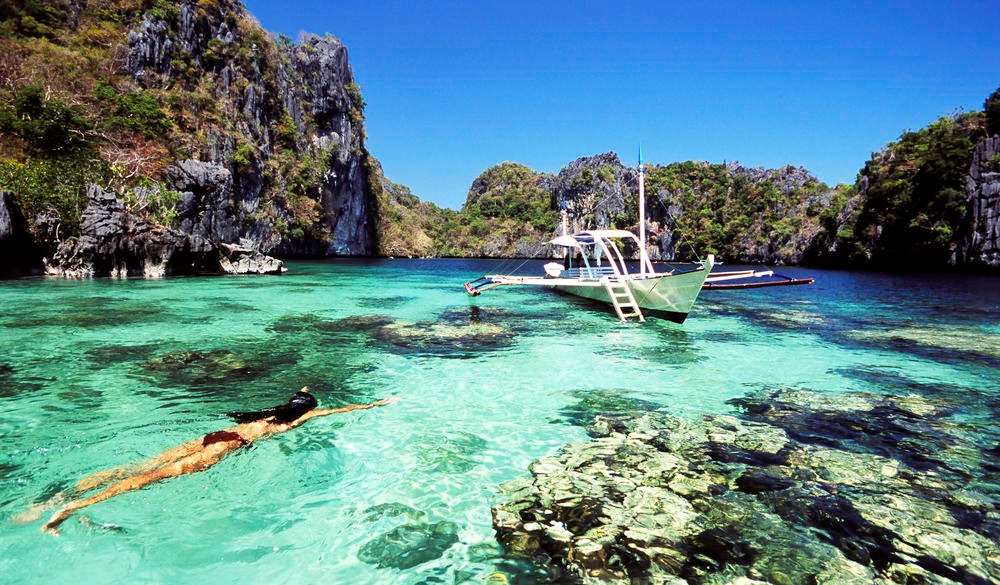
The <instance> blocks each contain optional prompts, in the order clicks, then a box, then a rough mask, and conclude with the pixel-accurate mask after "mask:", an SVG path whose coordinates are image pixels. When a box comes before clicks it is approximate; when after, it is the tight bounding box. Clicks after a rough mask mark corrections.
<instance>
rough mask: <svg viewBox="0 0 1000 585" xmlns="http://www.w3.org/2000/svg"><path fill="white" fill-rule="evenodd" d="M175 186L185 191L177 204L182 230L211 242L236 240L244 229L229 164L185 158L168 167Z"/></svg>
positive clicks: (169, 175)
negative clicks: (239, 225) (239, 224)
mask: <svg viewBox="0 0 1000 585" xmlns="http://www.w3.org/2000/svg"><path fill="white" fill-rule="evenodd" d="M167 177H168V180H169V181H170V184H171V186H172V187H173V188H174V189H175V190H177V191H180V192H181V193H182V197H181V202H180V204H179V205H178V206H177V214H178V217H179V219H180V229H181V231H183V232H185V233H188V234H191V235H192V236H195V237H196V238H200V239H202V240H206V241H209V242H235V241H238V240H239V237H240V233H239V231H238V230H237V229H236V226H235V225H234V222H233V219H234V218H235V217H236V216H237V214H236V210H235V209H234V207H233V204H232V198H233V175H232V173H231V172H229V169H227V168H226V167H224V166H222V165H219V164H215V163H206V162H201V161H197V160H183V161H179V162H177V163H174V164H173V165H170V167H168V168H167Z"/></svg>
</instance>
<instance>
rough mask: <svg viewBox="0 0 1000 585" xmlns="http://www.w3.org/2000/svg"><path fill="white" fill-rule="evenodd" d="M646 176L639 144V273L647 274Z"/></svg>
mask: <svg viewBox="0 0 1000 585" xmlns="http://www.w3.org/2000/svg"><path fill="white" fill-rule="evenodd" d="M646 263H647V260H646V176H645V171H644V170H643V168H642V145H641V144H640V145H639V274H640V275H641V276H646Z"/></svg>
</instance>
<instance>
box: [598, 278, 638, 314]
mask: <svg viewBox="0 0 1000 585" xmlns="http://www.w3.org/2000/svg"><path fill="white" fill-rule="evenodd" d="M603 280H604V288H605V290H607V291H608V297H609V298H610V299H611V305H612V306H613V307H614V308H615V312H616V313H618V318H619V319H621V320H622V321H628V320H629V318H630V317H638V318H639V321H645V320H646V318H645V317H643V316H642V311H640V310H639V303H637V302H636V301H635V297H634V296H633V295H632V289H630V288H629V287H628V283H627V282H625V281H624V280H622V279H619V278H618V277H617V276H607V277H605V278H604V279H603Z"/></svg>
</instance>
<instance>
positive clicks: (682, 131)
mask: <svg viewBox="0 0 1000 585" xmlns="http://www.w3.org/2000/svg"><path fill="white" fill-rule="evenodd" d="M245 3H246V6H247V8H248V10H249V11H250V12H251V13H252V14H253V15H254V16H255V17H256V18H257V19H258V20H259V21H260V23H261V25H262V26H263V27H264V28H265V29H266V30H268V31H270V32H273V33H284V34H287V35H289V36H291V37H292V38H293V39H297V38H298V35H299V33H300V32H303V31H305V32H311V33H317V34H320V35H322V34H325V33H331V34H333V35H334V36H336V37H337V38H339V39H340V40H341V41H343V42H344V44H345V45H346V46H347V49H348V55H349V57H350V61H351V65H352V67H353V69H354V75H355V78H356V79H357V81H358V83H359V84H360V85H361V88H362V92H363V94H364V98H365V101H366V102H367V103H368V107H367V109H366V127H367V130H368V148H369V150H370V151H371V152H372V154H374V155H375V156H376V157H377V158H378V159H379V160H380V161H381V162H382V165H383V168H384V169H385V173H386V175H387V176H388V177H389V178H390V179H392V180H394V181H396V182H398V183H403V184H405V185H408V186H409V187H410V188H411V189H413V192H414V193H415V194H416V195H417V196H419V197H420V198H421V199H423V200H429V201H433V202H435V203H437V204H438V205H441V206H443V207H451V208H453V209H457V208H459V207H460V206H461V205H462V203H463V202H464V201H465V197H466V194H467V192H468V189H469V186H470V185H471V183H472V181H473V180H474V179H475V178H476V177H477V176H478V175H479V173H481V172H482V171H484V170H485V169H486V168H488V167H490V166H492V165H494V164H497V163H500V162H503V161H516V162H520V163H523V164H525V165H528V166H529V167H531V168H533V169H535V170H538V171H547V172H558V171H559V169H560V168H562V167H563V166H565V165H566V164H568V163H569V162H571V161H572V160H574V159H576V158H577V157H580V156H586V155H592V154H598V153H602V152H607V151H615V152H617V153H618V154H619V156H620V157H621V158H622V162H624V163H625V164H629V165H632V164H635V163H636V157H637V150H638V145H639V144H640V143H641V144H642V147H643V153H644V157H645V160H646V162H649V163H660V164H667V163H670V162H674V161H683V160H705V161H709V162H723V161H733V160H738V161H740V162H741V163H742V164H743V165H745V166H766V167H780V166H784V165H786V164H792V165H801V166H804V167H806V168H807V169H809V170H810V171H812V172H813V173H814V174H815V175H816V176H817V177H819V179H820V180H822V181H825V182H826V183H828V184H830V185H834V184H836V183H839V182H847V183H853V182H854V179H855V176H856V174H857V172H858V169H860V168H861V167H862V166H863V165H864V163H865V161H866V160H867V159H868V158H869V156H870V155H871V153H872V152H874V151H877V150H878V149H880V148H881V147H882V146H883V145H884V144H885V143H886V142H889V141H891V140H895V139H896V138H898V137H899V135H900V134H901V133H902V132H903V131H905V130H907V129H913V130H916V129H918V128H921V127H923V126H925V125H926V124H928V123H929V122H932V121H934V120H935V119H937V117H938V116H939V115H942V114H948V113H950V112H953V111H955V110H956V109H964V110H980V109H982V105H983V102H984V100H985V99H986V97H987V96H988V95H989V94H990V92H992V91H993V90H994V89H996V88H997V87H998V86H1000V4H998V2H997V0H990V1H981V2H975V1H965V2H947V1H943V0H938V1H928V2H916V1H915V2H828V1H827V2H815V3H813V2H808V1H799V2H757V1H739V2H727V1H710V2H686V3H672V2H668V1H662V0H661V1H659V2H627V1H619V2H609V1H607V0H603V1H600V2H592V1H589V0H578V1H575V2H546V1H544V0H535V1H531V2H525V1H523V0H507V1H504V2H476V1H468V2H451V1H440V2H428V3H422V2H412V1H411V2H388V1H381V0H353V1H349V2H331V1H330V0H306V1H292V2H278V1H276V0H245Z"/></svg>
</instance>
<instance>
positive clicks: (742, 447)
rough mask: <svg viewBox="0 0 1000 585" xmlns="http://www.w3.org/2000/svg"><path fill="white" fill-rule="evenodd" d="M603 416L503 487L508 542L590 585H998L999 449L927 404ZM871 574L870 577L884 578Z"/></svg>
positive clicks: (863, 402) (775, 399) (747, 404)
mask: <svg viewBox="0 0 1000 585" xmlns="http://www.w3.org/2000/svg"><path fill="white" fill-rule="evenodd" d="M734 402H735V403H736V404H737V405H738V406H739V407H740V408H741V409H742V413H741V415H740V416H738V417H736V416H722V415H719V416H706V417H703V418H701V419H699V420H687V419H681V418H678V417H674V416H671V415H669V414H666V413H662V412H647V413H645V414H642V415H641V416H640V415H632V416H628V415H622V414H621V413H620V412H619V413H616V414H615V415H614V416H598V417H597V418H596V419H595V421H594V423H593V424H592V425H590V426H589V427H588V430H589V431H590V433H591V435H592V437H593V440H592V441H591V442H589V443H582V444H574V445H568V446H566V447H565V448H564V449H563V450H562V452H561V453H560V454H559V455H558V456H555V457H546V458H542V459H539V460H537V461H535V462H534V463H533V464H532V465H531V467H530V471H531V473H532V477H530V478H522V479H519V480H515V481H513V482H509V483H507V484H504V485H503V486H501V493H502V494H503V496H504V498H503V499H504V500H505V501H504V503H502V504H499V505H497V506H495V507H494V508H493V524H494V528H495V529H496V536H497V540H498V542H499V543H500V544H501V546H503V548H504V550H505V551H506V554H507V555H509V556H510V557H512V558H523V559H530V560H531V561H533V562H535V563H538V564H539V565H540V566H553V567H556V568H557V572H558V573H560V574H564V575H567V576H568V578H567V579H566V580H568V581H570V582H583V583H598V582H600V583H621V584H625V583H635V582H641V583H672V582H677V583H682V582H687V583H703V584H708V583H720V584H721V583H737V582H740V583H752V582H756V581H763V582H767V583H858V584H861V583H872V582H878V583H946V582H963V583H990V582H997V581H998V580H1000V545H998V540H1000V539H998V537H1000V530H998V528H1000V521H998V519H1000V484H998V483H997V481H996V467H995V464H996V453H993V451H992V450H996V445H995V443H987V445H988V447H991V448H992V450H991V449H990V448H983V446H982V445H981V443H982V440H981V437H979V438H975V437H973V436H971V435H969V434H968V433H967V432H966V430H965V429H964V427H963V425H964V424H965V421H964V419H963V418H962V417H955V420H952V418H951V414H952V413H953V412H955V409H954V408H952V405H948V404H939V403H937V402H935V401H932V400H929V399H927V398H924V397H922V396H919V395H904V396H888V395H875V394H863V393H854V394H846V395H844V394H838V395H831V394H825V393H819V392H810V391H805V390H779V391H772V392H762V393H757V394H753V395H750V396H747V397H745V398H742V399H740V400H738V401H734ZM876 576H877V577H876Z"/></svg>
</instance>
